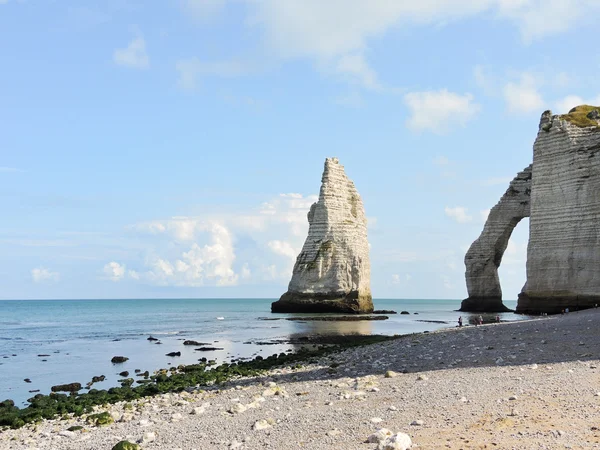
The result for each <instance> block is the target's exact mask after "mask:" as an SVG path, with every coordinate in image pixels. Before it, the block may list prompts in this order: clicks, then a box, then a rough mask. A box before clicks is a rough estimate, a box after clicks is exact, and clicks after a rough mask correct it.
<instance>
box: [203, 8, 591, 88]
mask: <svg viewBox="0 0 600 450" xmlns="http://www.w3.org/2000/svg"><path fill="white" fill-rule="evenodd" d="M213 1H214V2H215V3H216V4H217V5H219V7H220V5H222V1H217V0H213ZM198 2H200V0H198ZM194 3H195V2H194ZM599 3H600V2H597V0H446V1H443V2H442V1H439V0H421V1H418V2H409V1H389V0H371V1H368V2H367V1H365V0H328V1H322V0H286V1H282V0H263V1H260V2H256V1H251V2H249V4H250V5H251V6H252V7H253V8H252V9H251V18H250V20H248V23H249V24H251V25H253V26H260V27H262V30H264V42H265V44H266V45H267V46H269V47H271V49H272V50H273V51H274V52H275V54H276V55H278V56H279V57H280V58H282V59H309V60H312V61H314V62H315V63H316V64H317V66H319V67H323V66H324V67H326V68H328V71H329V72H338V73H340V71H341V73H345V74H346V75H351V77H350V79H351V80H353V81H359V82H361V83H362V85H363V86H365V87H367V88H373V87H380V83H379V82H378V81H377V74H376V72H375V71H374V70H373V69H372V68H371V67H370V65H369V64H368V62H367V58H366V56H367V54H368V52H369V42H370V41H371V40H373V39H377V38H379V37H381V36H382V35H384V34H386V33H388V32H389V31H391V30H393V29H396V28H401V27H403V26H406V27H410V26H444V25H447V24H448V23H451V22H453V21H457V20H464V19H466V18H470V17H474V16H477V15H484V14H485V16H484V17H485V19H488V20H494V19H496V20H501V21H509V22H511V23H513V24H514V25H516V27H517V28H518V30H519V31H520V34H521V36H522V38H523V40H524V41H531V40H533V39H539V38H542V37H545V36H548V35H552V34H557V33H562V32H564V31H567V30H568V29H572V28H574V27H576V26H578V25H579V24H581V23H584V22H585V21H586V20H587V21H588V22H590V23H594V22H593V19H592V18H593V17H595V15H594V14H595V13H597V12H599V11H600V6H599ZM210 4H211V3H210V2H209V4H208V5H209V7H210ZM209 9H214V8H209ZM477 70H478V72H479V74H477V73H476V78H479V81H478V82H479V83H481V84H484V85H486V86H488V87H489V83H488V82H487V81H489V80H485V73H484V71H483V70H482V68H480V69H477Z"/></svg>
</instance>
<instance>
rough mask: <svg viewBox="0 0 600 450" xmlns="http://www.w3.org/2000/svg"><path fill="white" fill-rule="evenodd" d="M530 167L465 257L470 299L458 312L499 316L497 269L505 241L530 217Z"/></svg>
mask: <svg viewBox="0 0 600 450" xmlns="http://www.w3.org/2000/svg"><path fill="white" fill-rule="evenodd" d="M530 195H531V165H530V166H528V167H526V168H525V170H523V171H522V172H519V173H518V174H517V176H516V177H515V178H514V179H513V180H512V181H511V182H510V185H509V187H508V189H507V190H506V192H505V193H504V195H503V196H502V198H501V199H500V201H499V202H498V204H497V205H496V206H494V207H493V208H492V209H491V211H490V213H489V215H488V218H487V220H486V222H485V225H484V227H483V231H482V232H481V235H480V236H479V238H478V239H477V240H476V241H475V242H473V244H471V247H470V248H469V251H468V252H467V254H466V255H465V266H466V272H465V278H466V280H467V292H468V293H469V297H468V298H467V299H465V300H463V301H462V303H461V306H460V310H461V311H487V312H502V311H509V309H508V308H507V307H506V306H504V304H503V303H502V289H501V288H500V280H499V278H498V267H499V266H500V262H501V261H502V256H503V255H504V251H505V250H506V246H507V245H508V239H509V238H510V235H511V233H512V231H513V229H514V228H515V226H516V225H517V224H518V223H519V221H520V220H521V219H523V218H524V217H529V201H530Z"/></svg>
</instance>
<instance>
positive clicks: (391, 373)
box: [385, 370, 398, 378]
mask: <svg viewBox="0 0 600 450" xmlns="http://www.w3.org/2000/svg"><path fill="white" fill-rule="evenodd" d="M397 376H398V373H396V372H394V371H393V370H388V371H387V372H386V373H385V378H396V377H397Z"/></svg>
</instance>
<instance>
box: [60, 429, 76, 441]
mask: <svg viewBox="0 0 600 450" xmlns="http://www.w3.org/2000/svg"><path fill="white" fill-rule="evenodd" d="M58 435H59V436H62V437H66V438H69V439H75V438H76V437H77V433H75V432H73V431H69V430H63V431H60V432H59V433H58Z"/></svg>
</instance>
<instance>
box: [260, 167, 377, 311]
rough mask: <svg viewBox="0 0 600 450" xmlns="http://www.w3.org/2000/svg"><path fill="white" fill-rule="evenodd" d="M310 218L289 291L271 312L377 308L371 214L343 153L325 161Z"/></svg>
mask: <svg viewBox="0 0 600 450" xmlns="http://www.w3.org/2000/svg"><path fill="white" fill-rule="evenodd" d="M308 223H309V229H308V237H307V238H306V241H305V242H304V246H303V247H302V251H301V252H300V254H299V255H298V257H297V258H296V264H295V265H294V270H293V273H292V279H291V281H290V284H289V286H288V291H287V292H286V293H285V294H283V295H282V296H281V298H280V299H279V300H278V301H276V302H274V303H273V304H272V305H271V311H272V312H274V313H298V312H302V313H304V312H308V313H325V312H339V313H356V314H360V313H370V312H372V311H373V300H372V297H371V287H370V277H371V265H370V262H369V242H368V241H367V218H366V216H365V210H364V207H363V203H362V200H361V198H360V196H359V195H358V192H357V190H356V188H355V187H354V183H353V182H352V181H351V180H350V179H348V177H347V176H346V174H345V172H344V166H342V165H341V164H340V163H339V161H338V159H337V158H327V159H326V160H325V170H324V172H323V177H322V179H321V191H320V193H319V200H318V201H317V202H316V203H313V205H312V206H311V207H310V211H309V212H308Z"/></svg>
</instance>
